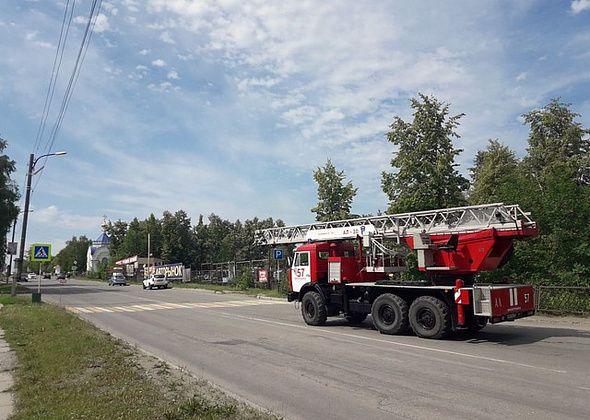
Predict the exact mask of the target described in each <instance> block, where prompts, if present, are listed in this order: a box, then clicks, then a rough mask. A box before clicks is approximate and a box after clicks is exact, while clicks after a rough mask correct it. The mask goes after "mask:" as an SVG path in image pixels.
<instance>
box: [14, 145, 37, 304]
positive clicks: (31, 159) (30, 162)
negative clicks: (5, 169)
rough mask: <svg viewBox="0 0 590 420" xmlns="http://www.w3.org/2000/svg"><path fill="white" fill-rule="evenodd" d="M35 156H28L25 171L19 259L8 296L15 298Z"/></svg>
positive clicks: (22, 257)
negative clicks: (25, 187)
mask: <svg viewBox="0 0 590 420" xmlns="http://www.w3.org/2000/svg"><path fill="white" fill-rule="evenodd" d="M34 160H35V155H34V154H33V153H31V156H29V167H28V169H27V189H26V190H25V209H24V213H23V227H22V228H21V234H20V244H19V245H20V253H19V254H20V259H19V260H18V262H17V263H16V278H14V279H12V288H11V290H10V296H16V282H17V280H20V277H21V274H22V272H23V261H24V259H25V239H26V238H27V222H28V221H29V203H30V200H31V178H32V177H33V166H34Z"/></svg>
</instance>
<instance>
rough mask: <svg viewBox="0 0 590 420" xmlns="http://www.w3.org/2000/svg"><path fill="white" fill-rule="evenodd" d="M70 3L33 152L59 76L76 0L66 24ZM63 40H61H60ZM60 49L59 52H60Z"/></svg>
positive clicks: (66, 10) (38, 144) (58, 43)
mask: <svg viewBox="0 0 590 420" xmlns="http://www.w3.org/2000/svg"><path fill="white" fill-rule="evenodd" d="M69 5H70V0H67V2H66V6H65V8H64V15H63V18H62V21H61V29H60V32H59V41H58V42H57V49H56V50H55V57H54V58H53V66H52V68H51V77H50V78H49V86H48V87H47V93H46V94H45V103H44V104H43V112H42V113H41V120H40V121H39V127H38V128H37V136H36V137H35V146H34V147H33V152H37V151H38V147H39V146H40V144H41V139H42V137H43V134H44V132H45V123H46V122H47V118H48V116H49V111H50V110H51V103H52V102H53V95H54V93H55V85H56V82H57V78H58V76H59V70H60V68H61V63H62V59H63V55H64V51H65V47H66V42H67V38H68V32H69V30H70V24H71V23H72V16H73V14H74V7H75V6H76V0H73V1H72V7H71V9H70V16H69V18H68V19H67V26H66V18H67V16H68V9H69ZM64 28H65V35H64ZM62 41H63V42H62ZM60 51H61V53H60Z"/></svg>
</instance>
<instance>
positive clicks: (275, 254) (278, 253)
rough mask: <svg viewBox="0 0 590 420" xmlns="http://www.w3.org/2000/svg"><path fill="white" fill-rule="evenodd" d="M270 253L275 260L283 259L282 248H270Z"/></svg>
mask: <svg viewBox="0 0 590 420" xmlns="http://www.w3.org/2000/svg"><path fill="white" fill-rule="evenodd" d="M272 255H273V257H274V259H275V260H282V259H283V250H282V249H278V248H275V249H273V250H272Z"/></svg>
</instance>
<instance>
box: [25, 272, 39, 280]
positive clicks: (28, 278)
mask: <svg viewBox="0 0 590 420" xmlns="http://www.w3.org/2000/svg"><path fill="white" fill-rule="evenodd" d="M36 279H37V275H36V274H35V273H29V274H27V281H33V280H36Z"/></svg>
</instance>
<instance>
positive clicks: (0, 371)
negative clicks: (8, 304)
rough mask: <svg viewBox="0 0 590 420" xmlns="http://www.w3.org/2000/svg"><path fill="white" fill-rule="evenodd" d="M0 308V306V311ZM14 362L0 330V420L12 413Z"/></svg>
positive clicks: (0, 307)
mask: <svg viewBox="0 0 590 420" xmlns="http://www.w3.org/2000/svg"><path fill="white" fill-rule="evenodd" d="M2 306H3V305H2V304H0V310H1V309H2ZM15 362H16V359H15V357H14V353H13V352H12V351H10V347H8V343H7V342H6V341H5V340H4V331H3V330H2V328H0V420H5V419H8V418H9V417H10V416H11V415H12V412H13V408H14V400H13V395H12V392H11V391H10V388H12V385H13V384H14V382H13V380H12V373H11V372H12V370H13V369H14V366H15Z"/></svg>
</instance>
